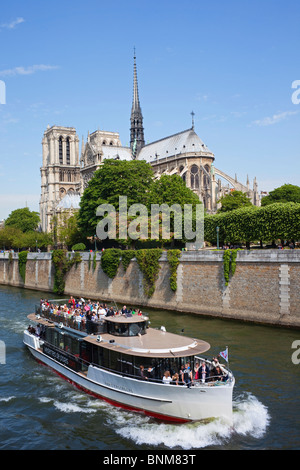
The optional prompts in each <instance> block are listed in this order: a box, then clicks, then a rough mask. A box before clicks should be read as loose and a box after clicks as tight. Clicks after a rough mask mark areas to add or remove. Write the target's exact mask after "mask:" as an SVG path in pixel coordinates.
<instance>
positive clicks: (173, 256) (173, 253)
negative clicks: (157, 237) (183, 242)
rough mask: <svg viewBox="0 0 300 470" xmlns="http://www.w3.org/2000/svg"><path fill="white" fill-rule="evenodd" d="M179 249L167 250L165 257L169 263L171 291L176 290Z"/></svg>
mask: <svg viewBox="0 0 300 470" xmlns="http://www.w3.org/2000/svg"><path fill="white" fill-rule="evenodd" d="M180 256H181V251H180V250H168V252H167V258H168V262H169V265H170V271H171V274H170V288H171V290H172V291H174V292H175V291H176V290H177V267H178V265H179V258H180Z"/></svg>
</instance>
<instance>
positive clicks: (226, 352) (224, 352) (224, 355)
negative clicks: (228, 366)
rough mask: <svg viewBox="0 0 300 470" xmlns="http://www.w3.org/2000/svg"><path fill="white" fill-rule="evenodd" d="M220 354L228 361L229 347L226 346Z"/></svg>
mask: <svg viewBox="0 0 300 470" xmlns="http://www.w3.org/2000/svg"><path fill="white" fill-rule="evenodd" d="M220 356H222V357H223V359H225V361H227V362H228V348H226V349H225V351H222V352H220Z"/></svg>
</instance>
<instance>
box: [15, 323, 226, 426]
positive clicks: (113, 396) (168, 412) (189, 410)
mask: <svg viewBox="0 0 300 470" xmlns="http://www.w3.org/2000/svg"><path fill="white" fill-rule="evenodd" d="M24 344H25V345H26V346H28V348H29V350H30V352H31V353H32V354H33V356H34V357H35V358H36V359H37V360H38V361H39V362H42V363H43V364H45V365H47V366H49V367H51V368H52V369H53V370H54V371H56V372H57V373H58V374H59V375H60V376H62V377H63V378H65V379H66V380H68V381H69V382H71V383H72V384H74V385H76V386H77V387H78V388H80V389H82V390H84V391H85V392H87V393H89V394H91V395H93V396H95V397H98V398H101V399H104V400H106V401H107V402H109V403H111V404H113V405H115V406H119V407H122V408H125V409H128V410H132V411H138V412H142V413H144V414H146V415H149V416H152V417H154V418H158V419H162V420H165V421H174V422H188V421H200V420H203V419H209V418H220V417H221V418H224V419H226V420H227V421H229V422H232V391H233V387H234V379H233V380H232V381H230V382H228V383H226V384H222V385H220V386H217V385H212V386H210V385H208V384H202V385H199V386H193V387H191V388H188V387H185V386H176V385H164V384H163V383H162V384H159V383H156V382H150V381H149V382H148V381H147V380H139V379H134V378H129V377H124V376H122V375H119V374H115V373H112V372H108V371H105V370H103V369H100V368H99V367H96V366H93V365H90V366H89V368H88V372H87V375H85V374H83V373H80V372H76V371H74V370H72V369H70V368H69V367H67V366H66V365H64V364H62V363H60V362H58V361H56V360H55V359H54V358H52V357H49V356H47V355H46V354H44V353H43V352H42V350H41V349H39V348H40V344H39V339H38V338H37V337H35V336H33V335H31V334H29V333H28V332H27V331H25V332H24Z"/></svg>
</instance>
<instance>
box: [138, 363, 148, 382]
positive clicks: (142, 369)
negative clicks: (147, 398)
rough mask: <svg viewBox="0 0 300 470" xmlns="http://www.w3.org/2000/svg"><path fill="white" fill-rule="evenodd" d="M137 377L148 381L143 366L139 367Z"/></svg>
mask: <svg viewBox="0 0 300 470" xmlns="http://www.w3.org/2000/svg"><path fill="white" fill-rule="evenodd" d="M139 376H140V378H141V379H144V380H147V379H148V377H147V375H146V373H145V367H144V366H143V365H140V370H139Z"/></svg>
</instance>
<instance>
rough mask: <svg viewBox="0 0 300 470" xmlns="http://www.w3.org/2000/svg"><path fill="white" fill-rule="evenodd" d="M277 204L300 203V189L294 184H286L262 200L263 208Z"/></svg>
mask: <svg viewBox="0 0 300 470" xmlns="http://www.w3.org/2000/svg"><path fill="white" fill-rule="evenodd" d="M276 202H283V203H285V202H297V203H299V202H300V187H299V186H295V185H293V184H284V185H282V186H280V187H279V188H276V189H274V190H273V191H271V192H270V194H269V195H268V196H265V197H263V198H262V200H261V205H262V206H267V205H269V204H274V203H276Z"/></svg>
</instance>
